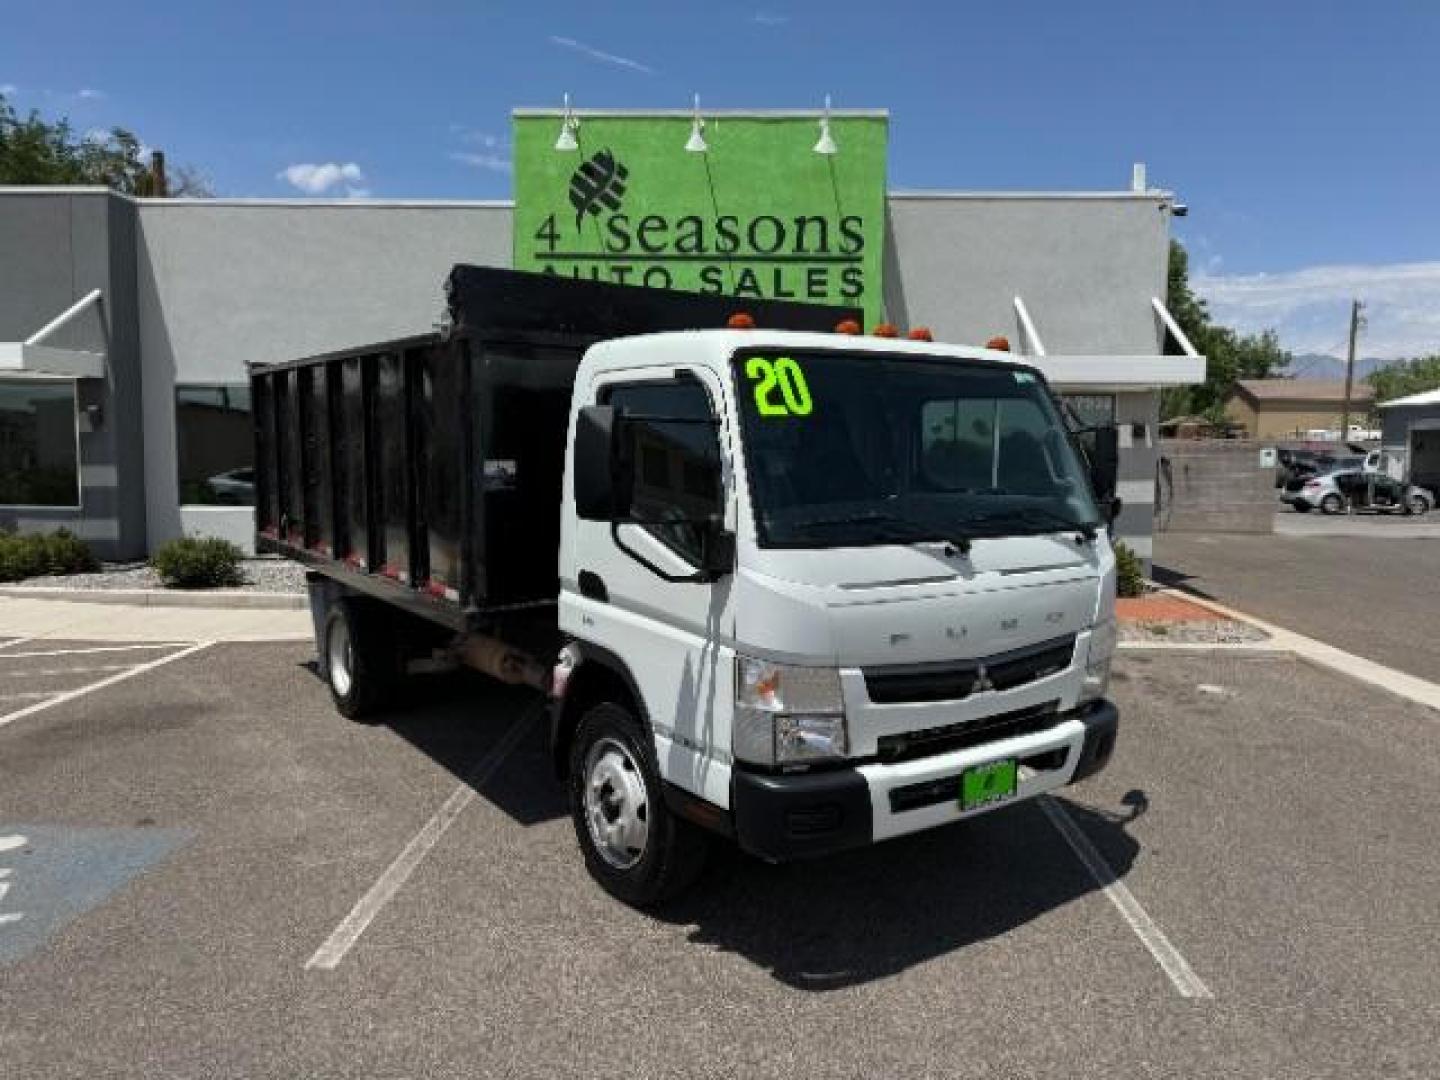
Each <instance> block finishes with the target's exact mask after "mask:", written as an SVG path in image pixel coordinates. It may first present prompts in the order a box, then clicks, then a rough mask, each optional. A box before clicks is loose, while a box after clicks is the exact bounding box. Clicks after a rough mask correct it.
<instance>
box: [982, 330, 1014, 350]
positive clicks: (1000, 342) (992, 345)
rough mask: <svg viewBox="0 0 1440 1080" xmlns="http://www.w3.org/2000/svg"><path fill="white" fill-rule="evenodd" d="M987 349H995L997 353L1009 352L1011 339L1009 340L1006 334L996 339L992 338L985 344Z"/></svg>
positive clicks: (999, 335) (997, 336) (998, 335)
mask: <svg viewBox="0 0 1440 1080" xmlns="http://www.w3.org/2000/svg"><path fill="white" fill-rule="evenodd" d="M985 348H987V349H994V350H995V351H996V352H1009V351H1010V339H1009V338H1007V337H1006V336H1005V335H1004V334H997V335H996V336H995V337H992V338H991V339H990V340H989V341H987V342H985Z"/></svg>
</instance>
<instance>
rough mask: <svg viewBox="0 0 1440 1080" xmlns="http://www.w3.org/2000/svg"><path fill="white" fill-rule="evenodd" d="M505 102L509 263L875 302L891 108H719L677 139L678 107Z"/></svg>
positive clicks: (757, 293)
mask: <svg viewBox="0 0 1440 1080" xmlns="http://www.w3.org/2000/svg"><path fill="white" fill-rule="evenodd" d="M560 126H561V118H560V116H559V114H549V115H533V114H522V115H517V116H516V117H515V257H514V265H515V268H516V269H517V270H538V271H543V272H545V273H553V274H564V275H569V276H572V277H582V278H591V279H594V280H597V281H610V282H617V283H620V284H628V285H647V286H651V287H656V288H672V289H688V290H692V291H696V292H707V293H718V294H726V295H730V296H736V297H741V298H744V297H757V298H765V299H779V300H801V301H809V302H812V303H837V304H848V305H855V306H859V307H862V308H864V310H865V317H866V321H867V323H869V324H873V323H875V322H877V321H879V320H880V318H881V317H882V309H883V303H882V293H881V280H880V273H881V265H882V252H883V244H884V239H885V150H886V145H885V143H886V120H885V117H884V115H883V114H875V115H865V116H854V115H845V114H840V115H836V116H833V117H832V118H831V120H830V131H831V135H832V137H833V139H834V143H835V146H836V153H834V154H818V153H816V152H815V151H814V149H813V148H814V146H815V144H816V140H817V138H818V137H819V133H820V127H819V124H818V118H817V117H815V116H764V115H756V116H731V115H726V116H721V117H718V118H711V119H709V120H707V121H706V122H705V127H704V131H703V136H704V142H705V144H706V147H707V149H706V150H704V151H703V152H698V153H697V152H692V151H687V150H686V149H685V146H686V142H687V141H688V140H689V138H690V135H691V118H690V117H688V116H677V115H669V116H585V115H582V116H581V117H580V118H579V125H578V127H577V128H576V129H575V132H574V133H575V137H576V141H577V142H578V143H579V148H578V149H576V150H557V149H555V143H556V137H557V136H558V135H559V133H560Z"/></svg>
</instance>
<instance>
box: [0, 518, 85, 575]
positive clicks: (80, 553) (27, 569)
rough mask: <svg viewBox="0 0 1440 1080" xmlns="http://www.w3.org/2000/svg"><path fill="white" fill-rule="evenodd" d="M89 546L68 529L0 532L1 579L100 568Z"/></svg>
mask: <svg viewBox="0 0 1440 1080" xmlns="http://www.w3.org/2000/svg"><path fill="white" fill-rule="evenodd" d="M99 565H100V564H99V563H97V562H96V561H95V556H94V555H92V554H91V553H90V548H89V547H88V546H87V545H86V543H85V541H84V540H81V539H80V538H79V537H78V536H76V535H75V534H74V533H72V532H70V531H69V530H68V529H57V530H56V531H54V532H50V533H25V534H23V535H20V534H15V533H0V581H20V580H22V579H24V578H31V577H38V576H39V575H41V574H83V573H85V572H87V571H90V570H95V569H98V568H99Z"/></svg>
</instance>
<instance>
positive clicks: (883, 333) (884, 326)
mask: <svg viewBox="0 0 1440 1080" xmlns="http://www.w3.org/2000/svg"><path fill="white" fill-rule="evenodd" d="M870 333H871V335H872V336H874V337H885V338H898V337H899V336H900V330H899V328H898V327H896V325H895V324H894V323H888V322H882V323H879V324H877V325H876V327H875V329H874V330H871V331H870Z"/></svg>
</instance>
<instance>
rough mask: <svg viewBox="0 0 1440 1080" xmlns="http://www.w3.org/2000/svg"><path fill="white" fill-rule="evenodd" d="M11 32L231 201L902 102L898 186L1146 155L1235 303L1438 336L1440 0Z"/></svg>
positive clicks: (697, 8) (458, 8)
mask: <svg viewBox="0 0 1440 1080" xmlns="http://www.w3.org/2000/svg"><path fill="white" fill-rule="evenodd" d="M0 26H3V31H0V87H4V88H7V89H6V90H5V92H6V93H7V95H8V96H9V97H10V98H11V99H12V100H13V101H14V102H15V104H16V105H17V106H18V107H20V108H21V109H25V108H28V107H31V106H33V107H36V108H39V109H40V110H41V111H42V112H44V113H46V114H48V115H55V114H60V113H64V114H68V115H69V116H70V117H71V119H72V121H73V122H74V123H75V125H76V126H77V127H78V128H80V129H82V130H84V129H89V128H92V127H106V126H109V125H112V124H122V125H125V126H128V127H130V128H132V129H133V130H134V131H136V132H137V134H139V135H140V137H141V138H142V139H143V140H144V141H145V142H146V143H147V144H149V145H153V146H159V147H163V148H164V149H165V150H167V151H168V153H169V156H170V159H171V160H172V161H174V162H188V163H192V164H194V165H196V166H198V167H199V168H200V169H201V171H202V172H203V173H205V174H206V175H208V176H209V177H210V178H211V180H212V182H213V184H214V186H215V188H216V190H217V192H218V193H220V194H222V195H257V196H280V195H299V194H325V195H341V196H343V195H346V194H347V193H348V194H354V195H365V194H368V195H371V196H374V197H387V198H388V197H394V198H405V197H414V198H424V197H461V198H492V197H504V196H506V195H508V193H509V189H510V174H509V171H508V160H509V158H508V155H509V139H508V131H509V111H510V109H511V108H512V107H514V106H516V105H556V104H558V103H559V100H560V96H561V94H562V93H564V92H565V91H569V92H570V93H571V95H572V96H573V98H574V100H575V102H576V104H578V105H584V106H591V107H605V106H624V107H672V108H673V107H684V106H686V105H688V103H689V100H690V95H691V94H692V93H696V92H698V93H699V94H700V95H701V100H702V103H703V104H705V105H709V106H713V107H717V108H718V107H726V108H745V107H780V106H801V107H804V106H818V105H819V104H820V103H821V101H822V100H823V97H824V95H825V94H826V93H830V94H832V95H834V99H835V104H836V105H837V106H854V107H884V108H888V109H889V110H890V111H891V153H890V184H891V186H892V187H894V188H962V189H1007V190H1008V189H1108V188H1117V187H1125V186H1128V184H1129V177H1130V164H1131V162H1133V161H1145V162H1146V163H1147V164H1148V166H1149V175H1150V179H1151V182H1152V183H1154V184H1157V185H1159V186H1163V187H1167V188H1171V189H1173V190H1175V191H1176V192H1178V193H1179V195H1180V197H1181V198H1182V199H1183V200H1184V201H1185V202H1186V203H1188V204H1189V206H1190V207H1191V214H1190V217H1189V218H1188V219H1186V220H1184V221H1182V222H1179V223H1177V224H1178V227H1179V230H1180V233H1179V234H1180V236H1181V238H1182V239H1184V240H1185V241H1186V242H1187V244H1188V245H1189V247H1190V249H1191V253H1192V260H1193V263H1194V265H1195V268H1196V270H1197V271H1198V272H1199V278H1200V284H1201V286H1202V288H1203V289H1204V291H1205V292H1206V293H1207V295H1209V296H1211V298H1212V302H1213V303H1214V305H1215V307H1216V310H1217V312H1219V313H1220V314H1221V315H1223V316H1225V317H1226V318H1227V319H1229V320H1230V321H1233V322H1235V323H1236V324H1238V325H1240V326H1242V327H1243V328H1251V327H1253V326H1259V325H1277V326H1279V327H1280V328H1281V330H1282V333H1283V335H1284V336H1285V338H1286V340H1287V343H1288V344H1290V345H1291V346H1292V347H1294V348H1296V349H1297V350H1300V351H1306V350H1309V349H1318V350H1322V351H1333V350H1332V349H1330V348H1329V346H1331V345H1333V344H1334V343H1335V342H1337V341H1338V340H1339V339H1340V338H1341V337H1342V336H1343V330H1344V321H1343V320H1344V316H1343V308H1344V304H1345V302H1346V301H1347V299H1348V296H1349V294H1350V293H1352V292H1356V291H1359V292H1361V295H1364V296H1366V297H1368V298H1371V299H1372V305H1371V329H1370V334H1371V340H1370V342H1369V344H1370V345H1371V346H1372V350H1371V351H1372V352H1374V353H1376V354H1381V353H1395V354H1399V353H1405V352H1408V351H1415V350H1418V349H1421V348H1427V349H1429V350H1436V351H1440V210H1437V206H1436V202H1435V200H1436V195H1437V192H1440V81H1437V80H1436V77H1435V61H1436V56H1437V55H1440V3H1437V2H1435V0H1376V2H1372V3H1369V4H1366V5H1360V4H1355V3H1348V4H1342V3H1335V2H1331V0H1308V2H1298V0H1249V2H1244V3H1240V2H1232V0H1209V2H1203V3H1187V2H1183V0H1172V2H1169V3H1164V4H1156V3H1153V2H1150V3H1120V2H1107V0H1064V2H1043V3H1041V2H1031V3H1026V2H1020V0H1004V2H1000V0H992V2H990V3H985V4H980V3H973V2H963V0H948V2H947V0H932V2H930V3H903V2H892V3H887V4H874V3H868V4H861V3H854V2H849V0H842V2H828V3H823V2H815V3H810V2H804V3H800V2H786V0H773V2H766V3H763V4H762V3H726V2H720V0H714V2H711V3H691V2H685V0H670V2H667V3H657V4H651V3H631V4H623V5H621V4H614V3H609V4H607V3H600V2H596V0H589V2H587V3H579V2H573V0H565V2H548V3H547V2H533V0H532V2H530V3H525V4H518V3H478V2H470V3H460V2H425V0H416V2H411V3H404V4H402V3H377V2H371V0H348V2H346V3H343V4H339V3H329V2H321V0H289V2H285V3H276V2H272V0H247V2H244V3H234V2H231V3H227V4H223V5H221V4H209V3H205V2H203V0H189V2H187V3H183V4H178V3H170V2H165V0H148V2H146V3H143V4H118V3H113V2H109V3H100V2H90V3H81V2H71V0H50V2H47V3H30V2H24V0H10V2H8V3H6V4H5V5H4V14H3V23H0ZM57 45H59V47H57ZM296 166H301V168H296ZM1337 311H1338V312H1339V314H1338V315H1337V314H1336V313H1337ZM1332 325H1333V326H1334V329H1333V331H1332V329H1331V328H1332Z"/></svg>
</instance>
